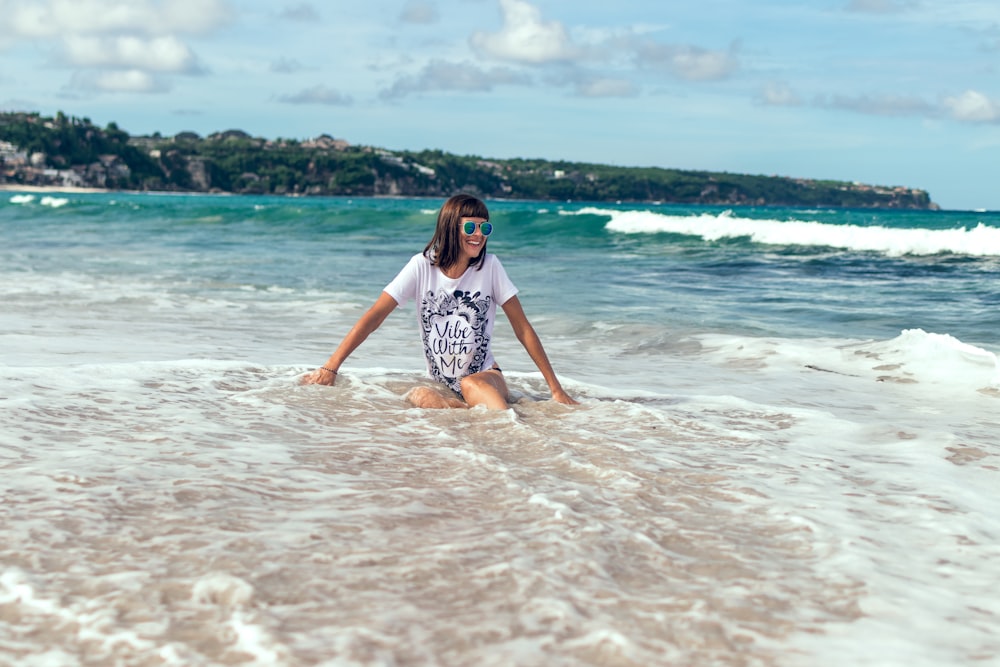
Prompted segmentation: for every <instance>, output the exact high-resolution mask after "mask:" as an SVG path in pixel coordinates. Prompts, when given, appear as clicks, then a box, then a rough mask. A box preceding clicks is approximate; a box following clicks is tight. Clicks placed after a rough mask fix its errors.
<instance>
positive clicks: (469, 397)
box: [462, 368, 510, 410]
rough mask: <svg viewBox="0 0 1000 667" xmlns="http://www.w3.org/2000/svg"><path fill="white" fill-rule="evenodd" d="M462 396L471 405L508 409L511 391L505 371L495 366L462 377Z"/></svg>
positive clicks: (491, 408)
mask: <svg viewBox="0 0 1000 667" xmlns="http://www.w3.org/2000/svg"><path fill="white" fill-rule="evenodd" d="M462 396H464V397H465V401H466V402H467V403H468V404H469V405H470V406H476V405H485V406H486V407H487V408H489V409H490V410H506V409H507V408H509V407H510V406H509V405H508V404H507V401H508V400H509V399H510V393H509V392H508V391H507V382H506V381H505V380H504V379H503V373H501V372H500V371H499V370H497V369H495V368H491V369H490V370H488V371H482V372H479V373H473V374H472V375H467V376H465V377H464V378H462Z"/></svg>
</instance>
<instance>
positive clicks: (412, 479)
mask: <svg viewBox="0 0 1000 667" xmlns="http://www.w3.org/2000/svg"><path fill="white" fill-rule="evenodd" d="M437 204H438V203H437V202H426V201H409V200H392V201H386V200H360V201H356V202H355V201H349V200H307V201H300V200H287V199H266V198H260V199H253V198H214V197H144V196H136V195H120V196H108V195H90V196H75V195H74V196H69V197H67V198H66V203H64V204H60V205H55V204H52V203H51V202H49V203H48V204H42V202H41V200H40V199H37V198H36V199H34V200H31V199H22V200H19V201H14V202H12V201H5V202H3V203H0V234H2V237H3V239H4V241H5V244H4V248H3V249H2V250H0V257H2V260H3V262H2V264H0V296H2V299H3V304H4V307H3V311H2V313H0V345H2V347H0V469H2V471H3V477H4V480H5V484H4V485H3V502H2V504H0V536H2V539H0V662H9V663H11V664H18V665H97V664H101V665H103V664H128V665H161V664H177V665H198V664H202V665H209V664H261V665H264V664H268V665H269V664H278V665H317V664H328V665H351V664H357V665H430V664H442V665H509V664H518V665H581V664H592V665H653V664H662V665H705V664H719V665H831V666H832V665H838V666H839V665H843V664H852V665H901V664H906V665H928V666H931V665H935V666H936V665H942V664H948V665H981V664H991V663H992V662H994V661H997V660H998V659H1000V622H998V618H1000V601H998V598H997V597H996V595H995V591H996V590H997V587H998V584H1000V574H998V571H997V569H996V567H995V563H996V558H997V556H998V555H1000V548H998V546H997V545H998V544H1000V519H998V518H997V517H1000V512H998V509H1000V507H998V501H997V495H996V489H997V488H998V478H1000V472H998V465H1000V448H998V445H997V436H998V434H1000V424H998V420H997V418H996V417H995V415H996V414H997V400H998V398H1000V378H998V371H997V365H996V356H995V354H996V350H997V349H998V347H997V344H996V338H995V331H996V328H995V327H994V325H995V324H997V321H996V317H997V316H996V315H995V314H994V313H993V312H992V310H991V309H990V308H989V304H990V303H992V302H991V299H995V298H996V292H995V288H994V287H993V285H995V283H993V282H992V279H993V277H994V275H995V272H996V270H997V265H996V260H995V259H993V258H991V257H990V256H988V255H987V256H977V257H971V256H967V255H962V254H956V253H954V252H951V253H940V252H939V253H938V254H932V255H920V256H916V255H912V254H906V253H903V254H895V253H892V252H889V251H885V252H882V253H881V254H879V253H878V252H874V253H873V251H870V250H865V251H857V250H853V249H850V248H846V249H843V248H842V249H838V248H837V247H836V246H830V245H827V244H828V243H829V241H828V240H825V241H822V242H821V243H819V244H817V245H816V246H815V247H812V248H810V247H809V246H808V245H805V246H804V245H796V246H795V247H785V246H774V245H773V244H769V243H767V242H760V241H758V242H751V241H740V242H736V243H725V242H722V243H719V242H711V241H707V240H705V239H704V238H702V237H700V236H692V235H689V234H688V235H685V234H681V235H679V236H678V235H676V233H675V232H671V233H667V234H666V235H665V233H664V232H662V231H659V230H657V229H648V230H646V231H644V232H639V233H635V232H632V233H628V234H626V233H623V232H616V231H614V230H613V229H610V228H609V227H610V226H612V225H611V223H613V222H614V221H615V220H616V216H617V213H610V212H609V213H599V212H593V211H587V210H584V209H585V207H582V206H581V207H575V208H574V207H569V208H568V209H567V208H566V207H563V209H562V211H561V212H560V210H559V209H558V208H557V207H552V206H551V205H541V204H530V203H510V202H506V203H496V204H492V203H491V210H492V211H493V216H492V217H493V219H494V221H495V222H496V223H497V227H498V231H497V234H496V235H495V236H496V238H494V239H491V244H495V245H491V250H493V251H494V252H497V253H498V254H500V256H501V258H502V259H503V260H504V264H505V266H506V267H507V269H508V271H509V272H510V274H511V276H512V278H513V279H514V281H515V283H517V284H518V285H519V286H520V287H521V289H522V294H521V299H522V302H523V303H524V304H525V308H526V310H527V312H528V315H529V317H530V318H531V320H532V322H533V323H534V324H535V327H536V328H537V329H538V330H539V332H540V334H541V335H542V339H543V341H544V342H545V344H546V348H547V350H548V351H549V356H550V357H551V358H552V360H553V363H554V365H555V367H556V369H557V371H558V372H559V374H560V377H561V378H562V379H563V382H564V384H565V385H566V387H567V388H568V389H569V390H570V392H571V393H572V394H573V395H574V396H576V397H578V398H579V399H580V400H581V403H582V405H581V406H579V407H574V408H568V407H565V406H561V405H558V404H554V403H551V402H549V401H546V400H544V399H546V398H547V389H546V387H545V385H544V383H543V382H542V381H541V379H540V377H539V375H538V374H537V372H536V371H534V369H533V368H532V367H531V364H530V361H529V360H528V359H527V357H526V355H525V354H524V352H523V351H522V350H520V349H519V348H518V346H517V343H516V341H513V336H511V335H509V332H506V331H503V332H501V330H502V329H503V328H504V325H503V323H502V322H500V323H498V327H497V331H498V332H501V333H500V334H499V336H498V340H497V342H496V348H495V349H496V350H497V357H498V359H499V360H500V361H501V365H503V366H504V369H505V371H506V373H505V374H506V375H507V376H508V379H509V382H510V384H511V386H512V388H513V390H514V391H515V394H516V396H517V397H518V401H517V402H516V403H515V404H514V405H513V407H512V409H511V410H510V411H507V412H503V413H491V412H487V411H485V410H482V409H475V410H471V411H424V410H417V409H412V408H408V407H407V405H406V403H405V400H404V399H403V396H404V395H405V393H406V391H408V390H409V389H410V388H411V387H413V386H415V385H418V384H423V383H429V381H428V380H427V379H426V378H425V377H424V376H423V371H422V369H423V362H422V360H421V359H420V348H419V343H418V342H417V340H416V335H415V333H414V322H413V316H412V313H411V312H409V310H410V309H407V312H405V313H400V314H395V315H393V316H392V317H390V319H389V320H388V321H387V322H386V324H385V325H384V327H383V328H382V329H381V330H380V331H379V332H378V333H377V334H376V335H375V336H373V337H372V339H370V340H369V341H368V342H367V343H366V344H365V345H364V346H363V347H362V348H360V349H359V350H358V351H357V352H356V353H355V355H354V356H353V357H352V358H351V360H350V361H349V363H348V364H347V365H345V368H344V373H343V376H342V378H341V380H340V381H339V382H338V385H337V386H336V387H333V388H328V387H316V386H300V385H299V384H298V378H299V376H300V375H301V374H302V373H304V372H306V371H307V370H309V369H311V368H312V367H314V366H315V365H316V364H318V363H320V362H322V361H323V360H324V359H325V358H326V356H327V355H328V354H329V352H330V351H331V349H332V347H333V346H334V345H335V344H336V342H337V341H338V340H339V337H340V336H342V335H343V333H345V332H346V330H347V329H348V328H349V327H350V325H351V324H352V323H353V321H354V320H355V319H356V318H357V317H358V316H359V315H360V314H361V313H362V312H363V310H364V308H366V307H367V306H368V305H369V304H370V301H371V300H373V299H374V296H375V295H376V294H377V292H378V290H379V289H380V288H381V286H382V285H384V284H385V283H387V282H388V280H389V279H391V277H392V275H394V272H395V270H398V268H399V267H400V266H402V263H403V262H405V259H406V258H408V257H409V255H410V254H412V253H413V252H416V251H419V249H420V248H421V247H422V244H423V242H424V240H425V239H426V236H427V235H428V233H429V226H430V225H432V224H433V208H434V207H435V206H436V205H437ZM622 208H626V207H622ZM601 210H602V211H603V210H606V209H601ZM607 210H610V209H607ZM581 211H582V212H581ZM765 213H766V214H767V215H766V216H764V217H766V219H768V220H772V219H774V218H775V216H776V213H775V212H774V211H768V212H765ZM567 214H569V215H567ZM782 215H785V216H786V217H788V218H790V219H794V220H799V219H800V218H801V219H805V218H809V217H810V216H812V217H817V216H819V217H821V218H822V220H821V222H822V224H826V225H837V224H843V225H851V224H857V223H858V219H857V218H858V216H859V215H861V214H860V213H858V212H843V213H842V214H836V213H831V212H822V213H821V214H820V213H809V212H794V211H785V212H782ZM838 215H841V216H842V217H841V218H838V217H837V216H838ZM880 215H882V216H887V215H888V216H890V217H891V214H884V213H883V214H880ZM943 215H950V214H943ZM955 215H956V216H958V218H960V219H959V220H957V222H963V223H964V221H965V218H964V217H962V216H966V215H968V214H955ZM684 216H708V218H706V222H705V224H708V225H711V224H715V223H712V220H718V221H719V224H723V223H724V224H725V225H733V224H736V223H734V221H733V220H732V218H733V217H735V218H737V219H743V218H745V219H747V220H752V219H755V218H754V217H753V215H751V214H750V213H744V212H740V213H734V214H722V213H720V212H717V211H706V210H699V209H694V210H690V211H688V210H686V209H683V210H674V209H670V210H669V211H667V212H657V211H647V212H645V214H644V217H643V219H644V220H645V221H646V224H647V225H652V226H655V225H659V224H661V223H662V222H663V220H664V219H665V218H668V217H669V218H670V219H673V218H675V217H684ZM758 217H759V216H758ZM928 220H929V222H927V221H923V219H922V218H921V219H920V220H918V221H916V222H914V217H913V216H912V215H910V216H909V217H907V215H906V214H899V217H897V218H892V220H891V221H890V223H891V224H887V225H886V226H890V227H891V226H892V225H897V226H898V225H904V226H905V225H906V224H909V225H910V226H917V227H920V226H921V225H923V227H925V228H931V227H934V228H937V227H941V226H942V223H941V218H929V219H928ZM737 222H738V221H737ZM778 222H780V220H779V221H778ZM882 222H884V221H882ZM953 222H955V221H953ZM957 222H956V224H957ZM986 222H987V223H989V224H993V223H992V222H991V221H990V220H987V221H986ZM748 224H749V223H748ZM972 227H974V225H970V226H969V228H970V229H971V228H972ZM829 231H830V230H825V231H824V233H829ZM844 238H848V239H849V238H850V235H847V236H845V237H844ZM799 243H800V244H801V241H800V242H799ZM865 253H870V254H865ZM872 253H873V254H872ZM540 258H544V259H540ZM880 275H881V276H883V277H884V278H883V279H881V280H879V279H877V278H876V277H877V276H880ZM889 284H891V285H892V288H893V291H892V293H891V294H890V295H887V296H886V297H885V298H882V299H879V298H878V295H879V294H881V293H882V292H883V291H884V290H885V289H886V285H889ZM934 295H941V299H940V301H939V302H936V303H935V304H934V305H933V307H932V306H931V305H927V304H928V300H929V298H930V297H933V296H934ZM945 297H947V298H945ZM914 304H924V305H923V306H920V307H914ZM925 313H929V314H928V315H927V316H926V317H925ZM957 313H962V316H961V318H959V317H958V316H957V315H956V314H957ZM887 332H888V333H887Z"/></svg>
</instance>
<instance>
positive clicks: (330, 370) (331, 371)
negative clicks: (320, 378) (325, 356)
mask: <svg viewBox="0 0 1000 667" xmlns="http://www.w3.org/2000/svg"><path fill="white" fill-rule="evenodd" d="M320 368H322V369H323V370H324V371H327V372H329V373H333V374H334V375H336V374H337V371H335V370H333V369H332V368H327V367H326V366H320Z"/></svg>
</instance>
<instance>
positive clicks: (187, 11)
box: [4, 0, 232, 38]
mask: <svg viewBox="0 0 1000 667" xmlns="http://www.w3.org/2000/svg"><path fill="white" fill-rule="evenodd" d="M4 10H5V11H4V13H5V16H4V22H5V23H6V24H7V26H6V29H7V32H8V33H9V34H12V35H14V36H17V37H22V38H37V37H61V36H63V35H66V34H70V35H87V34H102V33H112V34H115V33H141V34H148V35H163V34H170V33H194V34H197V33H203V32H207V31H210V30H213V29H215V28H218V27H220V26H222V25H224V24H226V23H228V22H229V20H230V19H231V18H232V11H231V10H230V9H229V6H228V4H227V3H226V2H224V1H223V0H165V1H164V2H162V3H156V4H154V3H152V2H150V1H149V0H132V1H129V0H48V2H41V3H37V2H36V3H9V4H8V6H7V7H5V8H4Z"/></svg>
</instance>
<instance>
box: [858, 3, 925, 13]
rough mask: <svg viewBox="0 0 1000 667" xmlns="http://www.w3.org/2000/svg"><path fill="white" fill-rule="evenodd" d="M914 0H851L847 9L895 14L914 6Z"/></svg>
mask: <svg viewBox="0 0 1000 667" xmlns="http://www.w3.org/2000/svg"><path fill="white" fill-rule="evenodd" d="M913 6H914V3H913V2H912V0H851V2H850V3H849V4H848V5H847V11H850V12H864V13H869V14H893V13H896V12H902V11H906V10H907V9H911V8H913Z"/></svg>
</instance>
